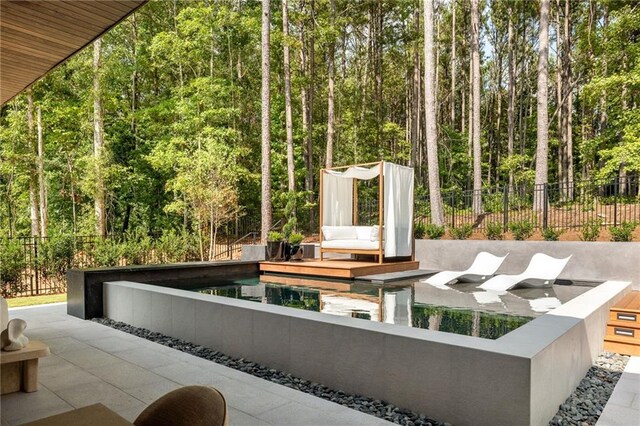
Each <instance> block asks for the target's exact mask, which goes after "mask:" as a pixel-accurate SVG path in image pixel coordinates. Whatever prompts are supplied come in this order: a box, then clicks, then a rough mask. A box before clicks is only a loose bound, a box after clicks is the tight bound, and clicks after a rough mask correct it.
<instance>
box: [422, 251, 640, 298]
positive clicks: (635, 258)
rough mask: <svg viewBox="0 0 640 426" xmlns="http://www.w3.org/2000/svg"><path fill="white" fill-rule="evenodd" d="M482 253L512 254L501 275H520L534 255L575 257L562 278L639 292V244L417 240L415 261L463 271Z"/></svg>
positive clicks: (432, 266) (423, 264)
mask: <svg viewBox="0 0 640 426" xmlns="http://www.w3.org/2000/svg"><path fill="white" fill-rule="evenodd" d="M481 251H487V252H489V253H493V254H495V255H500V256H502V255H504V254H506V253H509V257H507V259H506V260H505V261H504V263H503V264H502V266H501V267H500V269H498V273H500V274H519V273H520V272H522V271H524V269H525V268H526V267H527V265H528V264H529V261H530V260H531V257H532V256H533V255H534V254H535V253H545V254H548V255H549V256H553V257H558V258H561V257H567V256H569V255H572V258H571V260H570V261H569V263H568V264H567V266H566V268H565V269H564V271H562V274H560V278H566V279H573V280H587V281H608V280H621V281H631V282H632V283H633V286H634V288H635V289H636V290H640V243H634V242H631V243H607V242H586V241H489V240H462V241H461V240H416V260H418V261H420V268H422V269H434V270H464V269H466V268H468V267H469V265H470V264H471V262H473V259H474V258H475V256H476V254H478V253H479V252H481Z"/></svg>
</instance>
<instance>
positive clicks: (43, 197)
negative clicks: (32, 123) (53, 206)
mask: <svg viewBox="0 0 640 426" xmlns="http://www.w3.org/2000/svg"><path fill="white" fill-rule="evenodd" d="M38 187H39V193H40V236H42V237H46V236H47V223H48V222H49V218H48V214H47V186H46V181H45V178H44V137H43V130H42V110H41V108H40V107H39V106H38Z"/></svg>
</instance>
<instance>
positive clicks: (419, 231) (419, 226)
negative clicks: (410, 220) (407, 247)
mask: <svg viewBox="0 0 640 426" xmlns="http://www.w3.org/2000/svg"><path fill="white" fill-rule="evenodd" d="M425 228H426V226H425V224H424V223H422V222H418V223H414V224H413V238H415V239H416V240H421V239H423V238H424V236H425V234H426V232H427V231H426V229H425Z"/></svg>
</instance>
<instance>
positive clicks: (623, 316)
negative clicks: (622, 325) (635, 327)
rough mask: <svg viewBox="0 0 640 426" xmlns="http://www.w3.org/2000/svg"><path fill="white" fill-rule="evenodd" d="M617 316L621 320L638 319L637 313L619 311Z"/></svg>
mask: <svg viewBox="0 0 640 426" xmlns="http://www.w3.org/2000/svg"><path fill="white" fill-rule="evenodd" d="M616 318H617V319H618V320H620V321H635V320H636V319H637V315H636V314H621V313H618V315H617V317H616Z"/></svg>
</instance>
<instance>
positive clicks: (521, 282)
mask: <svg viewBox="0 0 640 426" xmlns="http://www.w3.org/2000/svg"><path fill="white" fill-rule="evenodd" d="M569 259H571V256H569V257H566V258H564V259H556V258H555V257H551V256H547V255H546V254H543V253H536V254H534V255H533V257H532V258H531V262H529V266H527V269H525V271H524V272H523V273H521V274H517V275H497V276H495V277H493V278H490V279H488V280H487V281H485V283H484V284H482V285H481V286H480V288H481V289H483V290H494V291H506V290H510V289H512V288H514V287H516V286H519V287H550V286H551V285H553V283H554V282H555V280H556V278H558V276H559V275H560V273H561V272H562V270H563V269H564V267H565V266H567V262H569Z"/></svg>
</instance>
